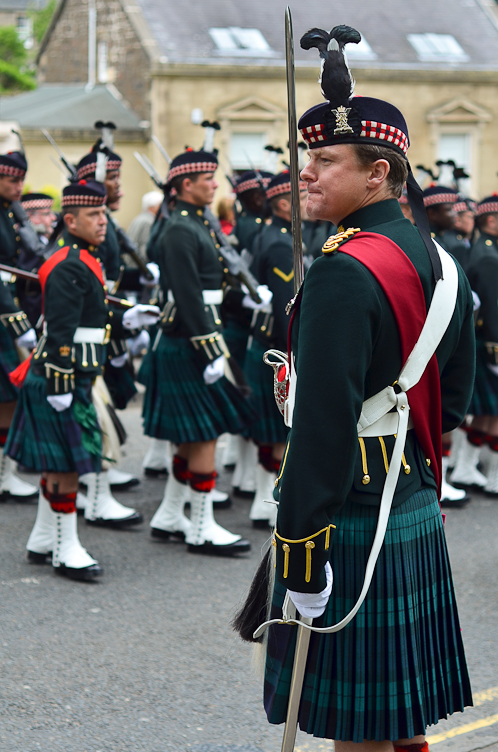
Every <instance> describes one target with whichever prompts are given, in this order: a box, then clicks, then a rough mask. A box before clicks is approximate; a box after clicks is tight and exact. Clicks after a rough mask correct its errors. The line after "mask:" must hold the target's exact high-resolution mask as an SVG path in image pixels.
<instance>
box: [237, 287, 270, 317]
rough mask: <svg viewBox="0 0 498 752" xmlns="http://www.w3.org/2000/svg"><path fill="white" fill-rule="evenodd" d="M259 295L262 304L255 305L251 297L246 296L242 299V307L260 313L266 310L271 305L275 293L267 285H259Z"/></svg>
mask: <svg viewBox="0 0 498 752" xmlns="http://www.w3.org/2000/svg"><path fill="white" fill-rule="evenodd" d="M257 293H258V295H259V297H260V298H261V303H255V302H254V300H253V299H252V298H251V296H250V295H245V296H244V297H243V298H242V305H243V307H244V308H251V309H252V310H253V311H259V310H260V309H261V308H265V306H267V305H268V303H271V299H272V298H273V293H272V291H271V290H269V289H268V286H267V285H259V286H258V288H257Z"/></svg>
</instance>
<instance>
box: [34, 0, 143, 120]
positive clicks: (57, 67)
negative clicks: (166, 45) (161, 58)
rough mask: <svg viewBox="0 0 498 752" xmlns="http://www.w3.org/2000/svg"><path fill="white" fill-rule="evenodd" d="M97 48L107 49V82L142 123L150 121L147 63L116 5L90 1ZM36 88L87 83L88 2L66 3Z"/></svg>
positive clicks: (105, 0) (112, 0)
mask: <svg viewBox="0 0 498 752" xmlns="http://www.w3.org/2000/svg"><path fill="white" fill-rule="evenodd" d="M95 6H96V10H97V47H98V44H99V42H106V44H107V71H108V80H109V82H110V83H113V84H114V85H115V86H116V88H117V89H118V90H119V92H120V93H121V94H122V95H123V97H124V98H125V100H126V101H127V102H128V103H129V104H130V106H131V108H132V109H133V110H134V111H135V112H136V113H137V115H139V117H141V118H142V119H143V120H150V102H149V87H150V63H149V58H148V56H147V54H146V53H145V52H144V50H143V47H142V46H141V44H140V40H139V39H138V37H137V35H136V33H135V31H134V29H133V26H132V25H131V23H130V21H129V19H128V17H127V16H126V14H125V12H124V11H123V8H122V6H121V3H120V2H119V0H96V1H95ZM38 79H39V81H40V83H84V82H86V81H87V80H88V0H66V3H65V4H64V8H63V10H62V13H61V15H60V16H59V18H58V21H57V23H56V26H55V28H54V29H53V31H52V34H51V36H50V39H49V40H48V43H47V45H46V47H45V49H44V51H43V53H42V55H41V57H40V61H39V66H38Z"/></svg>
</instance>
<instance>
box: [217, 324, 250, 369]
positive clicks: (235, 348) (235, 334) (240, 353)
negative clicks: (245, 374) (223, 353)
mask: <svg viewBox="0 0 498 752" xmlns="http://www.w3.org/2000/svg"><path fill="white" fill-rule="evenodd" d="M223 337H224V339H225V342H226V345H227V347H228V350H229V351H230V355H233V357H234V358H235V360H236V361H237V363H238V364H239V366H240V367H241V368H242V369H243V368H244V362H245V358H246V350H247V340H248V337H249V326H248V325H247V326H244V324H242V323H240V321H236V320H235V319H231V318H228V319H227V322H226V326H225V328H224V329H223Z"/></svg>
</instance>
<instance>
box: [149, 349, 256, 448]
mask: <svg viewBox="0 0 498 752" xmlns="http://www.w3.org/2000/svg"><path fill="white" fill-rule="evenodd" d="M154 347H155V350H154V349H151V351H150V352H149V353H148V354H147V356H146V357H147V358H148V362H147V363H146V364H145V369H146V379H147V392H146V394H145V399H144V406H143V412H142V415H143V421H144V433H145V434H146V436H151V437H152V438H155V439H167V440H169V441H171V442H173V444H184V443H189V442H194V441H212V440H214V439H217V438H218V436H221V434H222V433H234V434H237V433H242V432H244V431H245V429H246V427H247V425H248V423H250V422H251V421H252V420H254V417H255V416H254V413H253V411H252V409H251V407H250V405H249V401H248V400H247V399H246V398H245V397H243V396H242V394H241V393H240V392H239V390H238V389H237V388H236V387H235V386H233V384H231V383H230V381H228V379H226V378H225V377H224V376H222V378H221V379H218V381H216V382H215V383H214V384H209V385H208V384H206V383H205V382H204V378H203V375H202V374H203V371H204V366H203V365H202V363H201V361H200V359H199V357H198V355H197V354H196V352H195V350H194V348H193V346H192V344H191V343H190V341H189V340H188V339H186V338H183V337H168V336H167V335H165V334H162V336H160V337H159V338H156V340H155V342H154Z"/></svg>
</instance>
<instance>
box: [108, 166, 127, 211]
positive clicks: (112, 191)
mask: <svg viewBox="0 0 498 752" xmlns="http://www.w3.org/2000/svg"><path fill="white" fill-rule="evenodd" d="M104 185H105V187H106V189H107V206H108V207H109V209H110V210H111V211H117V210H118V209H119V204H120V202H121V199H122V198H123V196H124V194H123V192H122V190H121V173H120V171H119V170H110V171H109V172H108V173H107V175H106V179H105V180H104Z"/></svg>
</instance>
